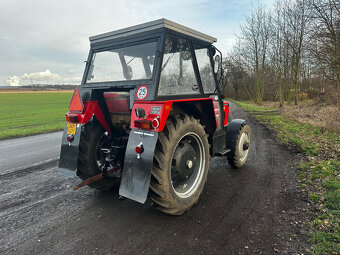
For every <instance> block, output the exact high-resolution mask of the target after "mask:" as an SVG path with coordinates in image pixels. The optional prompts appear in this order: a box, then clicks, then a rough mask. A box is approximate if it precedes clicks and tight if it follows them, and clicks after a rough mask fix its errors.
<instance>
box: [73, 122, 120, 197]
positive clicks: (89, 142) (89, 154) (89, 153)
mask: <svg viewBox="0 0 340 255" xmlns="http://www.w3.org/2000/svg"><path fill="white" fill-rule="evenodd" d="M104 132H105V130H104V128H103V127H102V126H101V125H100V124H99V123H98V122H97V121H95V120H94V121H91V122H89V123H87V124H85V125H84V126H83V128H82V132H81V136H80V144H79V153H78V162H77V175H78V176H79V177H80V178H81V179H82V180H86V179H88V178H90V177H92V176H95V175H97V174H100V169H99V167H98V164H97V161H96V150H97V146H98V142H99V140H100V138H101V137H102V136H103V135H104ZM114 185H115V181H114V179H113V178H109V177H105V178H104V179H102V180H99V181H97V182H94V183H92V184H90V185H89V186H90V187H92V188H95V189H98V190H103V191H108V190H110V189H112V188H113V186H114Z"/></svg>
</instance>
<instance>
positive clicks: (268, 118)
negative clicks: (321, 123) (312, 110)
mask: <svg viewBox="0 0 340 255" xmlns="http://www.w3.org/2000/svg"><path fill="white" fill-rule="evenodd" d="M236 103H237V104H238V105H239V106H240V107H241V108H243V109H244V110H246V111H248V112H250V113H251V114H252V115H253V116H254V117H255V118H256V119H257V120H258V121H259V122H260V123H262V124H264V125H265V126H266V127H268V128H269V129H271V130H272V131H274V133H275V134H276V136H277V138H278V140H279V141H280V142H281V143H284V144H286V145H288V146H292V147H294V148H295V149H298V150H299V151H301V152H303V153H304V154H305V155H306V157H305V159H304V160H302V161H301V162H300V164H299V167H298V170H297V173H298V177H299V181H300V183H301V185H300V186H298V188H299V189H300V190H301V191H303V192H306V193H308V197H309V199H310V201H311V203H312V204H313V205H314V208H315V210H314V212H312V213H313V218H314V219H313V220H312V222H310V226H311V229H312V233H311V235H310V242H311V246H312V247H311V248H312V249H311V252H312V254H340V227H339V223H340V172H339V170H340V148H339V147H340V133H339V132H337V131H330V130H325V129H322V128H319V127H316V126H314V125H311V124H307V123H301V122H298V121H297V120H294V119H293V118H291V117H287V116H283V115H282V114H281V112H280V110H279V109H277V108H274V107H265V106H257V105H253V104H251V103H248V102H236Z"/></svg>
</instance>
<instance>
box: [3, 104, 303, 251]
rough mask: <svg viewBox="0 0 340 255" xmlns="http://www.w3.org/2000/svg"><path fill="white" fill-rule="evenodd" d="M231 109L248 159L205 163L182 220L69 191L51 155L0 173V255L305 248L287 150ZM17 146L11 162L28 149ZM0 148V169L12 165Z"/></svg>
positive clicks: (103, 195) (110, 195) (113, 195)
mask: <svg viewBox="0 0 340 255" xmlns="http://www.w3.org/2000/svg"><path fill="white" fill-rule="evenodd" d="M231 115H232V116H234V117H237V118H244V119H246V120H248V123H249V124H250V126H251V127H252V130H253V144H252V148H251V154H250V158H249V161H248V163H247V165H246V166H245V167H244V168H242V169H239V170H235V169H231V168H230V166H229V165H228V163H227V160H226V159H225V158H214V159H213V160H211V163H210V167H211V169H210V173H209V176H208V182H207V185H206V188H205V191H204V194H203V195H202V197H201V199H200V201H199V203H198V204H197V205H196V206H195V207H193V208H192V209H191V210H190V211H189V212H187V213H185V214H184V215H182V216H178V217H174V216H167V215H164V214H162V213H160V212H158V211H156V210H155V209H153V207H152V206H151V202H150V201H147V203H146V204H144V205H142V204H139V203H136V202H134V201H131V200H128V199H125V200H123V201H120V200H119V199H118V190H117V189H116V190H113V191H110V192H99V191H96V190H94V189H91V188H89V187H85V188H81V189H79V190H78V191H74V190H73V189H72V188H73V186H74V185H75V184H77V183H78V182H79V179H77V178H73V179H66V178H64V177H63V176H59V175H57V173H56V167H57V162H56V161H53V160H52V161H51V162H49V163H45V164H43V165H40V166H34V165H33V166H32V165H31V166H30V167H28V168H25V169H24V170H20V171H10V172H8V173H4V174H2V175H0V183H1V185H0V227H1V231H0V254H200V253H204V254H300V253H306V252H305V247H306V246H307V244H306V239H307V236H306V232H305V230H304V228H303V227H301V221H302V220H303V219H304V217H305V216H306V213H305V211H306V208H307V204H306V202H304V201H303V200H302V199H301V198H300V197H299V195H298V193H297V190H296V185H297V177H296V175H295V168H294V164H295V162H296V159H295V155H294V154H292V153H291V152H289V151H287V150H286V149H285V148H284V147H282V146H280V145H279V144H278V143H277V142H276V141H275V140H274V139H273V137H272V135H271V134H270V132H269V131H267V130H266V129H265V128H264V127H263V126H261V125H260V124H258V123H257V122H256V121H255V120H254V119H253V118H252V117H251V116H250V115H249V114H248V113H245V112H244V111H242V110H241V109H239V108H237V107H236V105H235V104H233V103H231ZM56 135H57V136H58V135H59V134H56ZM8 141H12V140H8ZM5 142H7V141H5ZM1 143H2V144H3V142H1ZM59 143H60V142H58V144H52V143H50V144H49V145H50V146H52V147H53V148H54V147H58V146H57V145H59ZM21 146H22V147H25V148H26V150H25V151H22V152H21V155H19V158H20V157H21V158H23V157H29V153H32V150H35V149H33V148H31V147H30V145H26V144H25V143H23V144H22V145H20V147H21ZM0 147H1V144H0ZM55 150H57V152H55V153H56V155H57V156H58V153H59V148H58V149H57V148H56V149H55ZM0 153H1V160H2V161H0V164H1V165H0V166H3V164H5V166H6V167H5V168H6V169H10V168H12V169H13V164H14V167H15V168H18V167H21V168H22V166H19V165H20V163H19V165H15V164H16V162H14V160H15V161H16V160H17V158H16V157H14V155H11V154H5V153H7V152H6V151H3V150H1V151H0ZM40 154H44V151H43V150H41V151H40ZM3 155H8V156H6V157H8V159H9V160H4V159H3ZM53 157H54V156H53ZM53 157H50V158H53ZM44 160H46V159H44ZM8 161H10V162H11V164H12V166H7V165H6V164H7V163H8ZM6 162H7V163H6ZM2 169H4V168H2Z"/></svg>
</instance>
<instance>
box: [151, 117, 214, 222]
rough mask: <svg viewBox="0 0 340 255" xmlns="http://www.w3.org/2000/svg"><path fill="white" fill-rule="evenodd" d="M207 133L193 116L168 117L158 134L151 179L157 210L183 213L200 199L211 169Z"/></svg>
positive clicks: (175, 213)
mask: <svg viewBox="0 0 340 255" xmlns="http://www.w3.org/2000/svg"><path fill="white" fill-rule="evenodd" d="M207 137H208V135H207V134H206V133H205V131H204V128H203V126H202V125H201V124H200V123H199V121H198V120H196V119H194V118H193V117H191V116H188V115H177V116H170V117H169V119H168V121H167V123H166V127H165V128H164V130H163V132H161V133H159V136H158V141H157V145H156V150H155V156H154V164H153V168H152V178H151V183H150V188H151V199H152V200H153V201H154V202H155V203H156V204H157V205H158V207H157V209H158V210H160V211H162V212H164V213H167V214H172V215H180V214H183V213H184V212H185V211H187V210H189V209H190V208H191V207H192V206H193V205H194V204H196V203H197V201H198V199H199V197H200V195H201V193H202V191H203V188H204V185H205V183H206V180H207V175H208V170H209V143H208V138H207Z"/></svg>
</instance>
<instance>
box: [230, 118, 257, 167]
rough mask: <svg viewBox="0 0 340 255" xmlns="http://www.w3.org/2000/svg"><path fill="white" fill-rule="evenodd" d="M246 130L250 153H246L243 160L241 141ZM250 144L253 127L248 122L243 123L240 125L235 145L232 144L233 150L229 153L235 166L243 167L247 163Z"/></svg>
mask: <svg viewBox="0 0 340 255" xmlns="http://www.w3.org/2000/svg"><path fill="white" fill-rule="evenodd" d="M245 132H246V133H247V134H248V136H249V148H248V153H247V154H246V156H245V158H244V159H243V160H241V157H240V142H241V141H240V139H241V136H242V134H243V133H245ZM250 146H251V129H250V127H249V126H248V125H247V124H243V125H242V126H241V127H240V130H239V132H238V135H237V139H236V143H235V144H233V145H230V149H231V151H230V152H229V153H228V155H227V158H228V162H229V164H230V165H231V166H232V167H234V168H241V167H243V166H244V165H245V164H246V162H247V159H248V157H249V149H250Z"/></svg>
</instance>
